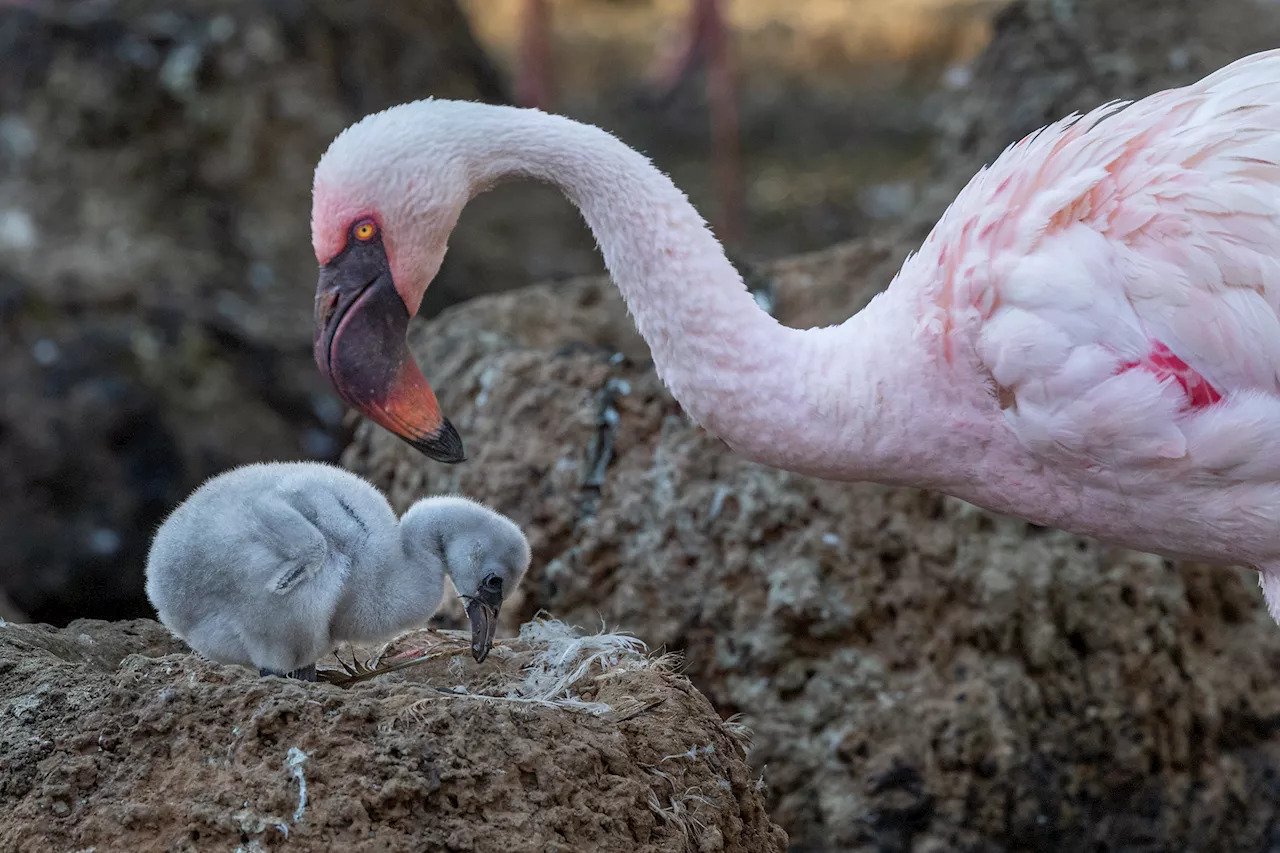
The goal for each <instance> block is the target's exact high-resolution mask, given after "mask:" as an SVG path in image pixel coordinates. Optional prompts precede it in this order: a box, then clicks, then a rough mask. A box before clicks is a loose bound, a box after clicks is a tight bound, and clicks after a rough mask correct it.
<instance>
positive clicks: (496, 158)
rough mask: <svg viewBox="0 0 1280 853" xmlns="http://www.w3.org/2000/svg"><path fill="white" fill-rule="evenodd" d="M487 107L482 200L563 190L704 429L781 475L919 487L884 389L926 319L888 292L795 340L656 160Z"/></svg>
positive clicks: (476, 133)
mask: <svg viewBox="0 0 1280 853" xmlns="http://www.w3.org/2000/svg"><path fill="white" fill-rule="evenodd" d="M482 109H483V112H482V113H481V112H477V113H475V114H474V115H471V116H469V120H468V121H467V122H466V123H465V124H466V129H465V130H463V133H462V134H461V136H462V137H465V138H466V142H465V143H464V144H463V146H462V149H461V150H462V151H464V152H465V155H464V156H465V158H466V160H467V161H468V163H469V166H470V178H471V182H472V186H473V187H477V188H487V187H489V186H492V185H494V184H496V183H498V182H500V181H503V180H505V179H508V178H512V177H521V176H523V177H532V178H535V179H539V180H543V181H546V182H549V183H551V184H554V185H556V186H558V187H559V188H560V189H561V190H562V191H563V192H564V194H565V195H566V196H567V197H568V198H569V200H570V201H572V202H573V203H574V204H575V205H576V206H577V207H578V208H579V210H580V211H581V212H582V215H583V218H584V219H585V220H586V222H587V224H588V226H589V227H590V228H591V231H592V233H593V235H594V236H595V238H596V241H597V242H598V243H599V246H600V249H601V252H602V253H603V255H604V260H605V264H606V266H607V267H608V269H609V272H610V274H611V276H612V278H613V281H614V282H615V283H616V285H617V287H618V289H619V290H620V291H621V293H622V297H623V299H624V301H625V302H626V304H627V306H628V308H629V309H630V311H631V312H632V314H633V315H634V318H635V323H636V326H637V328H638V329H639V331H640V334H641V335H642V336H643V337H644V339H645V340H646V341H647V342H648V344H649V348H650V350H651V352H652V354H653V359H654V363H655V366H656V369H657V372H658V375H659V377H660V378H661V379H662V380H663V382H664V383H665V384H666V385H667V387H668V388H669V389H670V390H671V393H672V394H673V396H674V397H675V398H676V400H678V401H679V402H680V404H681V406H683V408H684V410H685V411H686V412H687V413H688V414H689V416H690V417H691V418H692V419H693V420H694V421H695V422H696V423H698V424H700V425H701V426H703V427H705V428H706V429H707V430H708V431H710V432H711V433H713V434H714V435H716V436H718V437H719V438H720V439H722V440H723V441H724V442H725V443H726V444H728V445H729V446H730V447H731V448H733V449H734V450H735V451H736V452H738V453H740V454H741V455H743V456H746V457H748V458H750V459H753V460H755V461H757V462H761V463H763V464H766V465H770V466H773V467H777V468H783V469H788V470H793V471H797V472H800V473H806V474H812V475H815V476H823V477H829V478H836V479H868V480H877V481H880V482H907V481H912V480H914V479H916V478H915V476H914V474H913V473H912V471H911V470H909V469H910V468H912V467H914V465H915V462H914V461H913V454H914V453H915V450H914V449H913V448H912V446H911V443H912V441H913V438H914V435H913V433H914V432H915V430H914V429H912V428H911V425H910V424H905V423H904V417H903V416H905V415H908V414H909V413H908V412H905V411H898V412H896V413H890V412H887V411H886V407H887V406H889V405H890V404H891V403H892V404H896V400H898V399H901V398H902V397H901V395H898V394H896V391H895V389H893V388H889V387H886V386H887V385H889V384H892V383H894V382H897V381H899V380H900V378H901V377H902V374H903V373H904V372H909V371H911V370H912V369H913V367H914V365H913V364H912V362H911V360H910V359H907V358H904V352H903V350H902V347H903V342H908V343H909V342H910V341H911V333H910V332H911V329H910V327H909V326H910V324H908V326H907V327H905V328H899V327H900V326H903V323H902V322H901V321H902V319H903V318H906V319H908V320H910V319H911V318H912V317H913V316H914V314H913V313H912V312H909V311H904V310H903V307H904V306H898V307H894V304H895V299H893V298H891V297H890V295H889V294H884V295H882V296H880V297H879V298H877V300H875V301H873V303H872V304H871V305H870V306H868V307H867V308H866V309H865V310H864V311H862V312H861V313H859V314H858V315H856V316H854V317H852V318H850V319H849V320H848V321H846V322H845V323H844V324H842V325H840V326H832V327H827V328H821V329H808V330H798V329H792V328H788V327H786V326H783V325H781V324H779V323H778V322H777V321H776V320H775V319H774V318H773V317H771V316H770V315H769V314H768V313H766V312H765V311H764V310H762V309H761V308H760V307H759V306H758V304H757V303H756V301H755V299H754V297H753V296H752V295H751V293H750V292H749V291H748V290H747V287H746V285H745V284H744V282H743V280H742V277H741V276H740V275H739V274H738V272H737V270H736V269H734V267H733V265H732V264H730V263H729V261H728V259H727V258H726V257H725V254H724V250H723V249H722V247H721V245H720V243H719V241H718V240H717V239H716V238H715V236H714V235H713V234H712V233H711V231H710V229H709V228H708V227H707V224H706V223H705V222H704V221H703V219H702V217H701V216H700V215H699V214H698V212H697V211H696V210H695V209H694V207H693V206H692V205H691V204H690V203H689V201H688V199H687V198H686V197H685V195H684V193H682V192H681V191H680V190H679V189H678V188H677V187H676V186H675V184H673V183H672V182H671V180H670V179H669V178H667V177H666V176H665V175H664V174H662V173H661V172H660V171H658V169H656V168H655V167H654V166H653V165H652V164H651V163H650V162H649V160H648V159H647V158H646V157H644V156H643V155H641V154H639V153H637V152H636V151H634V150H632V149H631V148H629V147H627V146H626V145H624V144H623V143H622V142H620V141H619V140H617V139H616V138H614V137H613V136H611V135H610V134H608V133H606V132H604V131H603V130H600V129H598V128H595V127H592V126H589V125H584V124H579V123H577V122H574V121H571V120H568V119H565V118H562V117H560V116H553V115H547V114H545V113H541V112H538V111H535V110H515V109H511V108H504V107H490V106H486V107H483V108H482ZM477 119H483V120H477ZM460 130H461V129H460ZM912 322H913V321H912ZM908 399H910V397H908ZM925 467H926V468H927V467H928V464H927V463H926V465H925Z"/></svg>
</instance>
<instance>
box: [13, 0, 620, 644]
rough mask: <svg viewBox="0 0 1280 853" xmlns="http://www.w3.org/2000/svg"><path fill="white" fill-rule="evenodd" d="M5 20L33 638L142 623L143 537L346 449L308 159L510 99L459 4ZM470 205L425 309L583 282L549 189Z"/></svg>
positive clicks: (67, 12) (53, 6) (16, 390)
mask: <svg viewBox="0 0 1280 853" xmlns="http://www.w3.org/2000/svg"><path fill="white" fill-rule="evenodd" d="M0 5H3V8H2V9H0V384H2V385H3V387H4V389H5V393H4V395H3V399H2V400H0V495H4V496H5V497H3V498H0V541H3V542H5V543H6V547H5V550H4V554H3V555H2V556H0V578H3V581H0V584H2V585H3V586H4V588H5V589H6V591H7V592H8V593H9V594H10V595H11V596H12V597H13V598H14V599H15V602H16V603H17V604H18V605H19V606H20V607H21V608H22V609H23V610H25V611H26V612H28V613H30V614H31V615H32V616H33V617H34V618H37V619H41V620H45V621H56V622H59V623H64V622H65V621H66V620H67V619H68V618H69V615H70V614H77V613H86V612H91V613H93V614H94V615H97V616H103V617H121V616H130V615H142V614H146V613H149V612H150V610H149V608H148V607H147V606H146V601H145V599H144V598H143V593H142V563H143V558H144V556H145V553H146V546H147V540H148V537H149V535H150V533H151V532H152V531H154V529H155V527H156V526H157V524H158V523H159V521H160V520H161V519H162V518H163V516H164V514H165V513H166V512H168V510H169V509H171V508H172V507H173V506H174V505H175V504H176V503H177V502H178V501H180V500H181V499H182V498H183V497H185V495H186V494H187V493H188V492H189V491H190V490H191V489H192V488H194V487H195V486H196V485H198V484H199V482H200V481H201V480H203V479H204V478H205V477H207V476H209V475H211V474H214V473H216V472H219V471H221V470H223V469H225V468H227V467H230V466H232V465H235V464H239V463H243V462H247V461H252V460H259V459H264V458H278V459H294V458H301V457H313V458H322V459H323V458H334V457H336V454H337V452H338V449H339V447H340V446H341V444H342V443H343V442H344V441H345V438H346V435H345V431H344V427H343V424H342V415H343V411H344V407H343V406H341V405H340V404H338V402H337V400H336V398H334V397H333V396H332V395H331V394H330V392H329V390H328V387H327V386H326V384H325V383H324V381H323V379H322V378H321V377H320V376H319V374H318V372H317V371H316V369H315V365H314V363H313V362H312V358H311V302H312V296H313V292H314V290H313V289H314V278H313V276H314V272H309V271H314V269H315V259H314V257H313V256H312V253H311V248H310V234H309V223H308V216H307V212H308V210H309V209H310V189H311V176H312V169H313V168H314V165H315V163H316V161H317V159H318V158H319V156H320V153H321V152H322V151H323V150H324V148H325V147H326V146H327V145H328V143H329V141H330V140H331V139H332V138H333V136H334V135H335V134H337V133H338V132H339V131H340V130H341V129H342V128H344V127H345V126H347V125H348V124H349V123H351V122H353V121H355V120H356V119H357V118H359V117H361V116H362V115H364V114H365V113H367V112H371V111H374V110H377V109H381V108H383V107H386V106H389V105H391V104H394V103H398V102H402V101H406V100H412V99H414V98H419V97H423V96H425V95H429V94H434V95H440V96H448V97H458V98H472V99H480V100H489V101H494V100H502V99H503V98H504V86H503V85H502V80H501V79H500V77H499V76H498V75H497V73H496V72H495V71H494V69H493V68H492V67H491V66H490V65H489V63H488V60H487V58H486V57H485V55H484V54H483V53H482V52H481V51H480V49H479V47H478V46H477V44H476V43H475V41H474V39H473V38H472V36H471V33H470V31H469V30H468V27H467V24H466V21H465V19H464V18H463V17H462V15H461V13H460V12H459V10H458V8H457V6H456V4H455V3H454V2H453V0H432V2H420V0H396V2H390V3H380V4H377V5H376V8H373V7H371V8H365V7H364V6H363V5H360V4H352V3H349V2H347V0H323V2H308V3H303V2H299V0H275V1H274V2H270V3H238V2H232V0H187V2H183V3H178V4H175V3H170V2H159V0H127V2H126V1H125V0H120V2H105V3H104V2H90V0H75V2H57V3H53V2H48V3H45V2H38V3H25V4H18V5H15V4H0ZM549 200H551V201H552V202H554V204H551V205H550V206H548V205H549ZM473 208H474V209H472V210H469V211H468V216H467V218H466V220H465V222H464V223H463V228H462V229H460V231H459V234H458V236H457V239H456V240H455V241H453V245H452V247H451V251H450V261H449V264H448V265H447V267H446V269H445V270H444V271H442V275H443V276H444V278H443V281H442V286H441V287H440V288H439V289H438V290H435V291H433V296H432V298H433V300H434V302H433V304H434V305H436V306H438V305H440V304H443V303H445V302H447V301H448V300H449V299H450V298H456V293H457V292H458V289H459V288H460V287H465V289H466V290H467V291H468V292H474V291H475V290H476V289H479V287H480V286H487V287H492V288H501V287H505V286H510V285H511V284H514V283H519V282H523V281H524V280H525V279H526V278H527V276H528V275H529V274H530V269H529V262H528V261H527V260H526V257H528V256H529V255H530V254H531V250H532V249H533V248H535V247H536V248H537V249H538V250H539V251H541V252H546V253H548V255H549V256H550V257H552V258H554V259H555V263H554V264H551V265H547V264H543V265H541V266H539V267H537V268H535V269H534V270H532V271H533V272H537V273H538V274H541V275H554V274H560V273H563V272H565V271H566V270H567V271H574V270H578V271H581V270H583V269H594V268H596V266H595V265H596V264H597V263H598V262H597V261H596V260H595V258H594V256H593V255H592V254H591V243H590V238H589V236H588V235H587V234H586V233H585V230H584V229H583V228H582V226H581V224H580V222H579V221H578V220H577V217H576V214H575V213H574V212H573V211H572V209H571V208H570V207H569V205H568V204H567V203H566V202H564V201H563V199H560V198H559V197H558V195H557V194H556V193H555V192H554V191H553V190H550V189H548V188H543V187H533V186H524V187H511V188H508V189H507V190H504V191H503V192H501V193H499V194H498V195H495V196H493V197H491V198H487V199H481V200H479V202H478V205H476V206H473ZM499 234H500V235H501V239H500V240H499V239H497V238H496V237H495V235H499ZM495 243H497V244H498V245H497V246H495ZM575 258H586V259H587V262H588V265H587V266H578V267H575V266H573V263H574V259H575ZM451 293H452V294H455V295H454V296H452V297H451V296H450V294H451Z"/></svg>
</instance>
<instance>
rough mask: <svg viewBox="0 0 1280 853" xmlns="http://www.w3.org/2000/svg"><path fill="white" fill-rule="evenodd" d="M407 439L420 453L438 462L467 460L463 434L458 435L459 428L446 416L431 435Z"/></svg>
mask: <svg viewBox="0 0 1280 853" xmlns="http://www.w3.org/2000/svg"><path fill="white" fill-rule="evenodd" d="M405 440H406V441H408V442H409V444H411V445H412V446H413V447H414V448H415V449H417V450H418V451H419V452H420V453H422V454H424V455H425V456H427V457H428V458H430V459H434V460H435V461H437V462H444V463H445V464H447V465H454V464H457V463H459V462H466V461H467V454H466V451H465V450H463V448H462V436H460V435H458V430H457V429H455V428H454V426H453V424H451V423H450V422H449V419H448V418H444V419H443V422H442V423H441V424H440V428H439V429H437V430H436V431H435V432H433V433H431V434H430V435H427V436H423V437H421V438H411V439H405Z"/></svg>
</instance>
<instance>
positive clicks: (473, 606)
mask: <svg viewBox="0 0 1280 853" xmlns="http://www.w3.org/2000/svg"><path fill="white" fill-rule="evenodd" d="M465 598H466V601H467V621H469V622H470V623H471V656H472V657H473V658H475V659H476V663H484V659H485V658H487V657H488V656H489V650H490V649H492V648H493V636H494V634H496V633H497V631H498V611H500V610H501V609H502V578H500V577H498V576H497V575H489V576H488V577H487V578H485V580H484V583H482V584H481V585H480V589H479V590H477V591H476V594H475V595H470V596H466V597H465Z"/></svg>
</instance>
